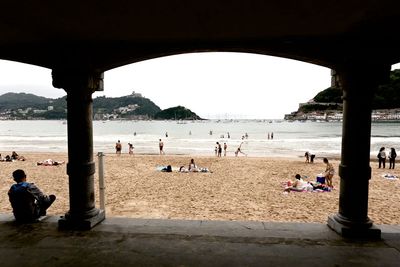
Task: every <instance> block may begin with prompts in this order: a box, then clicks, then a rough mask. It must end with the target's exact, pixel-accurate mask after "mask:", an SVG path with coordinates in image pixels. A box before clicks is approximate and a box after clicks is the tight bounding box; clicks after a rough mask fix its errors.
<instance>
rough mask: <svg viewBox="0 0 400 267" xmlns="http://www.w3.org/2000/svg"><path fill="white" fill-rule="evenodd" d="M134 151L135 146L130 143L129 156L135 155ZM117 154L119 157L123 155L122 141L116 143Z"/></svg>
mask: <svg viewBox="0 0 400 267" xmlns="http://www.w3.org/2000/svg"><path fill="white" fill-rule="evenodd" d="M133 149H134V147H133V144H131V143H128V154H129V155H133ZM115 153H116V154H117V155H118V156H119V155H121V153H122V144H121V141H120V140H118V142H117V143H115Z"/></svg>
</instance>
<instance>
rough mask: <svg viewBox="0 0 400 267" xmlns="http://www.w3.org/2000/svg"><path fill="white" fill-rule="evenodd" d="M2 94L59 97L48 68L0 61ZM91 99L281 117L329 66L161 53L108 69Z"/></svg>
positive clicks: (326, 75) (325, 80)
mask: <svg viewBox="0 0 400 267" xmlns="http://www.w3.org/2000/svg"><path fill="white" fill-rule="evenodd" d="M0 75H1V79H0V94H4V93H7V92H15V93H18V92H26V93H32V94H35V95H39V96H45V97H50V98H57V97H61V96H64V95H65V94H66V93H65V91H64V90H62V89H56V88H53V87H52V84H51V81H52V80H51V70H49V69H45V68H40V67H36V66H32V65H27V64H21V63H16V62H10V61H2V60H0ZM104 85H105V90H104V91H103V92H96V93H95V94H94V95H93V97H96V96H100V95H106V96H109V97H117V96H123V95H129V94H131V93H132V91H135V92H137V93H141V94H142V95H143V96H144V97H147V98H149V99H150V100H152V101H153V102H154V103H155V104H156V105H158V106H159V107H160V108H161V109H165V108H169V107H173V106H177V105H181V106H185V107H186V108H189V109H191V110H192V111H193V112H195V113H197V114H198V115H199V116H200V117H203V118H218V119H225V118H237V119H253V118H254V119H282V118H283V116H284V114H286V113H290V112H292V111H295V110H297V108H298V104H299V103H302V102H306V101H308V100H310V99H311V98H313V97H314V96H315V95H316V94H317V93H318V92H320V91H322V90H324V89H326V88H328V87H329V86H330V69H327V68H324V67H320V66H317V65H313V64H308V63H303V62H299V61H294V60H289V59H283V58H277V57H270V56H262V55H255V54H245V53H196V54H184V55H176V56H169V57H163V58H158V59H152V60H147V61H142V62H138V63H134V64H131V65H127V66H123V67H120V68H116V69H113V70H110V71H107V72H106V73H105V74H104Z"/></svg>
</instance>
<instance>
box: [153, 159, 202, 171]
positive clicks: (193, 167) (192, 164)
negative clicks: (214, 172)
mask: <svg viewBox="0 0 400 267" xmlns="http://www.w3.org/2000/svg"><path fill="white" fill-rule="evenodd" d="M160 170H161V171H162V172H172V171H173V169H172V166H171V165H168V166H165V167H162V168H161V169H160ZM178 172H209V169H208V168H200V167H198V166H197V165H196V163H195V162H194V159H191V160H190V163H189V166H188V167H185V166H184V165H182V166H180V167H179V170H178Z"/></svg>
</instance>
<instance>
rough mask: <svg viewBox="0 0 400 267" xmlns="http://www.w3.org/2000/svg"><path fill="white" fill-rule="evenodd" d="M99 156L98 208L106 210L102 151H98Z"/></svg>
mask: <svg viewBox="0 0 400 267" xmlns="http://www.w3.org/2000/svg"><path fill="white" fill-rule="evenodd" d="M97 156H98V157H99V193H100V209H102V210H104V211H105V210H106V205H105V189H106V187H105V185H104V156H105V155H104V153H103V152H98V153H97Z"/></svg>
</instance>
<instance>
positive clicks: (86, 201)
mask: <svg viewBox="0 0 400 267" xmlns="http://www.w3.org/2000/svg"><path fill="white" fill-rule="evenodd" d="M52 76H53V86H54V87H56V88H63V89H64V90H65V91H66V92H67V108H68V110H67V112H68V115H67V120H68V164H67V174H68V176H69V201H70V209H69V211H68V212H67V213H66V214H65V216H64V217H63V218H61V219H60V220H59V227H60V228H67V229H90V228H92V227H93V226H95V225H96V224H97V223H99V222H101V221H102V220H104V218H105V214H104V211H102V210H99V209H97V208H96V207H95V197H94V173H95V163H94V161H93V126H92V117H93V106H92V102H93V101H92V93H93V92H94V91H96V90H102V88H103V74H102V73H93V72H80V71H65V70H62V71H59V70H53V72H52Z"/></svg>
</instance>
